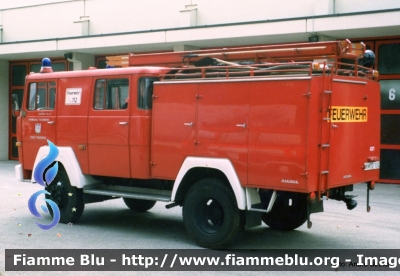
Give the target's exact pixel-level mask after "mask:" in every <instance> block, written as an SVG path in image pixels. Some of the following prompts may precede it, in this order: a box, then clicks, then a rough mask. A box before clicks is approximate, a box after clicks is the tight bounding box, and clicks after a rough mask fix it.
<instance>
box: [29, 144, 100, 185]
mask: <svg viewBox="0 0 400 276" xmlns="http://www.w3.org/2000/svg"><path fill="white" fill-rule="evenodd" d="M57 148H58V150H59V153H58V156H57V158H56V159H55V161H57V162H59V163H60V164H61V165H62V166H63V167H64V169H65V171H66V173H67V175H68V177H69V181H70V183H71V186H75V187H77V188H83V187H84V186H85V185H87V184H93V183H96V182H97V181H96V180H94V179H93V178H92V177H91V176H90V175H85V174H83V173H82V170H81V168H80V165H79V162H78V159H77V158H76V156H75V153H74V151H73V149H72V148H71V147H57ZM49 151H50V149H49V146H42V147H40V149H39V151H38V153H37V155H36V159H35V163H34V166H33V171H35V169H36V166H37V164H38V163H39V162H40V160H42V159H43V158H45V157H46V156H47V155H48V154H49ZM33 175H34V174H33V173H32V179H31V182H32V183H34V182H35V180H34V178H33Z"/></svg>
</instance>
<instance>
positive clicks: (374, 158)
mask: <svg viewBox="0 0 400 276" xmlns="http://www.w3.org/2000/svg"><path fill="white" fill-rule="evenodd" d="M367 161H368V162H375V161H379V157H378V156H369V157H367Z"/></svg>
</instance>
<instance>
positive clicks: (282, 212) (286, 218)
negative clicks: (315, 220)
mask: <svg viewBox="0 0 400 276" xmlns="http://www.w3.org/2000/svg"><path fill="white" fill-rule="evenodd" d="M271 195H272V191H267V192H264V193H262V194H261V201H262V202H263V204H264V207H266V206H268V203H269V199H270V198H271ZM262 220H263V221H264V223H265V224H266V225H268V226H269V227H271V228H272V229H275V230H293V229H296V228H298V227H300V226H301V225H303V224H304V222H306V220H307V197H306V195H305V194H300V193H291V192H279V193H278V196H277V198H276V200H275V203H274V205H273V207H272V209H271V212H269V213H263V215H262Z"/></svg>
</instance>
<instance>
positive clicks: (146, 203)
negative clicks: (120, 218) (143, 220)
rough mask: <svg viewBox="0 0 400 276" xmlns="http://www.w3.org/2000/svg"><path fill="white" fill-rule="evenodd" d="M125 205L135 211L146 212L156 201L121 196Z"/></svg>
mask: <svg viewBox="0 0 400 276" xmlns="http://www.w3.org/2000/svg"><path fill="white" fill-rule="evenodd" d="M123 199H124V202H125V204H126V206H128V208H129V209H131V210H132V211H135V212H146V211H147V210H150V209H151V208H153V207H154V205H155V204H156V203H157V201H155V200H144V199H136V198H125V197H124V198H123Z"/></svg>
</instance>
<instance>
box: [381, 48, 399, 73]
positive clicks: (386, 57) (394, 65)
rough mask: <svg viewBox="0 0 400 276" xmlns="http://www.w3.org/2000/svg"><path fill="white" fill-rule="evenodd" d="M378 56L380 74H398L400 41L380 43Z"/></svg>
mask: <svg viewBox="0 0 400 276" xmlns="http://www.w3.org/2000/svg"><path fill="white" fill-rule="evenodd" d="M378 56H379V65H378V70H379V73H380V74H382V75H384V74H386V75H388V74H400V43H392V44H382V45H380V46H379V48H378Z"/></svg>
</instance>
